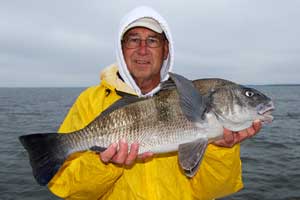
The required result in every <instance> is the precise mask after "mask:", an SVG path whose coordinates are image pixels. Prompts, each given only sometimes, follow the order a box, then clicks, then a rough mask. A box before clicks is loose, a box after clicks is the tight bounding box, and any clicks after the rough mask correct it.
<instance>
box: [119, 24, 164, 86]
mask: <svg viewBox="0 0 300 200" xmlns="http://www.w3.org/2000/svg"><path fill="white" fill-rule="evenodd" d="M127 39H132V40H133V41H136V39H140V40H141V43H140V45H139V46H137V47H135V48H127V47H126V45H125V43H124V42H123V44H122V50H123V55H124V59H125V62H126V64H127V68H128V70H129V72H130V73H131V75H132V76H133V78H134V79H135V81H136V82H137V84H139V82H143V81H147V80H151V79H152V80H154V79H155V80H157V79H158V83H159V81H160V70H161V67H162V64H163V61H164V59H166V58H167V57H168V54H169V45H168V42H167V40H165V39H164V38H163V36H162V34H159V33H156V32H154V31H152V30H150V29H147V28H142V27H136V28H132V29H130V30H129V31H128V32H127V33H126V34H125V35H124V37H123V40H124V41H125V42H126V40H127ZM147 39H148V42H149V41H151V39H158V40H159V42H160V43H161V45H160V46H159V47H152V48H151V47H149V46H147V44H146V43H147V42H146V41H145V40H147ZM149 39H150V40H149Z"/></svg>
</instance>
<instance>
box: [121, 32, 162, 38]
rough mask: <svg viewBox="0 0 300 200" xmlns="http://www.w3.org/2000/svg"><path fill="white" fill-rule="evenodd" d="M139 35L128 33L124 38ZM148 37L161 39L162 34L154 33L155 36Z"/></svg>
mask: <svg viewBox="0 0 300 200" xmlns="http://www.w3.org/2000/svg"><path fill="white" fill-rule="evenodd" d="M139 35H140V34H139V33H127V34H126V35H125V36H124V37H131V36H139ZM148 37H152V38H160V37H161V36H160V34H156V33H153V34H150V35H148Z"/></svg>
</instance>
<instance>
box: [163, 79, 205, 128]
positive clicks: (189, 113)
mask: <svg viewBox="0 0 300 200" xmlns="http://www.w3.org/2000/svg"><path fill="white" fill-rule="evenodd" d="M169 74H170V77H171V79H172V80H173V81H174V83H175V85H176V89H177V91H178V94H179V98H180V105H181V109H182V111H183V113H184V114H185V116H186V117H187V118H188V120H190V121H192V122H200V121H202V120H203V119H202V116H203V114H204V112H205V110H206V104H207V103H206V102H207V101H208V100H207V97H206V96H202V95H201V94H200V93H199V91H198V90H197V89H196V88H195V87H194V84H193V82H192V81H190V80H188V79H187V78H185V77H183V76H181V75H179V74H175V73H169Z"/></svg>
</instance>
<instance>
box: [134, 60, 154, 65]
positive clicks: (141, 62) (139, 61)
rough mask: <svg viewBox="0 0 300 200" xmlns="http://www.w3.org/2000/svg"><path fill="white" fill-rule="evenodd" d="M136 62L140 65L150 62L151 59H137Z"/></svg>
mask: <svg viewBox="0 0 300 200" xmlns="http://www.w3.org/2000/svg"><path fill="white" fill-rule="evenodd" d="M135 63H137V64H140V65H146V64H150V61H147V60H136V61H135Z"/></svg>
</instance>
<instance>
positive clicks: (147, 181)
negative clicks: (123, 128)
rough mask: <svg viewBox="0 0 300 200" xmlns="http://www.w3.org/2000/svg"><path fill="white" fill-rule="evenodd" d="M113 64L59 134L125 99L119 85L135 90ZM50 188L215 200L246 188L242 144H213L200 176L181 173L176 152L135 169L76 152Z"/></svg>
mask: <svg viewBox="0 0 300 200" xmlns="http://www.w3.org/2000/svg"><path fill="white" fill-rule="evenodd" d="M117 70H118V69H117V67H116V66H110V67H109V68H107V69H106V70H104V71H103V73H102V74H101V84H100V85H98V86H94V87H90V88H88V89H87V90H85V91H84V92H82V94H80V96H79V97H78V99H77V100H76V102H75V103H74V105H73V106H72V108H71V109H70V111H69V113H68V115H67V116H66V118H65V120H64V122H63V123H62V125H61V127H60V129H59V132H60V133H68V132H72V131H75V130H78V129H81V128H83V127H85V126H86V125H87V124H89V123H90V122H91V121H92V120H93V119H94V118H95V117H97V116H98V115H99V114H100V113H101V112H102V111H103V110H105V109H106V108H107V107H109V106H110V105H111V104H112V103H114V102H115V101H116V100H118V99H119V98H120V96H118V95H117V94H116V92H115V89H117V90H120V91H125V92H129V93H134V91H133V90H132V89H130V88H129V87H128V86H127V85H126V84H125V83H124V82H123V81H122V80H120V79H119V78H118V76H117ZM48 187H49V189H50V191H51V192H53V193H54V194H56V195H57V196H59V197H61V198H65V199H72V200H77V199H78V200H79V199H88V200H94V199H151V200H152V199H153V200H155V199H162V200H168V199H170V200H176V199H178V200H183V199H187V200H188V199H214V198H218V197H223V196H226V195H229V194H232V193H234V192H236V191H238V190H240V189H241V188H242V187H243V184H242V180H241V161H240V146H239V145H235V146H234V147H233V148H222V147H217V146H214V145H208V148H207V150H206V153H205V156H204V158H203V160H202V163H201V166H200V168H199V171H198V172H197V174H196V176H195V177H193V178H191V179H189V178H187V177H186V176H185V175H184V174H183V173H181V171H180V168H179V164H178V158H177V154H176V153H169V154H163V155H155V156H154V158H153V159H151V160H149V161H147V162H137V163H136V164H134V165H133V166H132V167H130V168H126V167H120V166H116V165H114V164H104V163H102V162H101V160H100V158H99V155H97V154H96V153H95V152H92V151H86V152H81V153H75V154H73V155H71V156H70V157H69V158H68V159H67V161H66V162H65V163H64V164H63V166H62V167H61V168H60V170H59V171H58V172H57V174H56V175H55V176H54V177H53V178H52V180H51V181H50V182H49V183H48Z"/></svg>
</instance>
